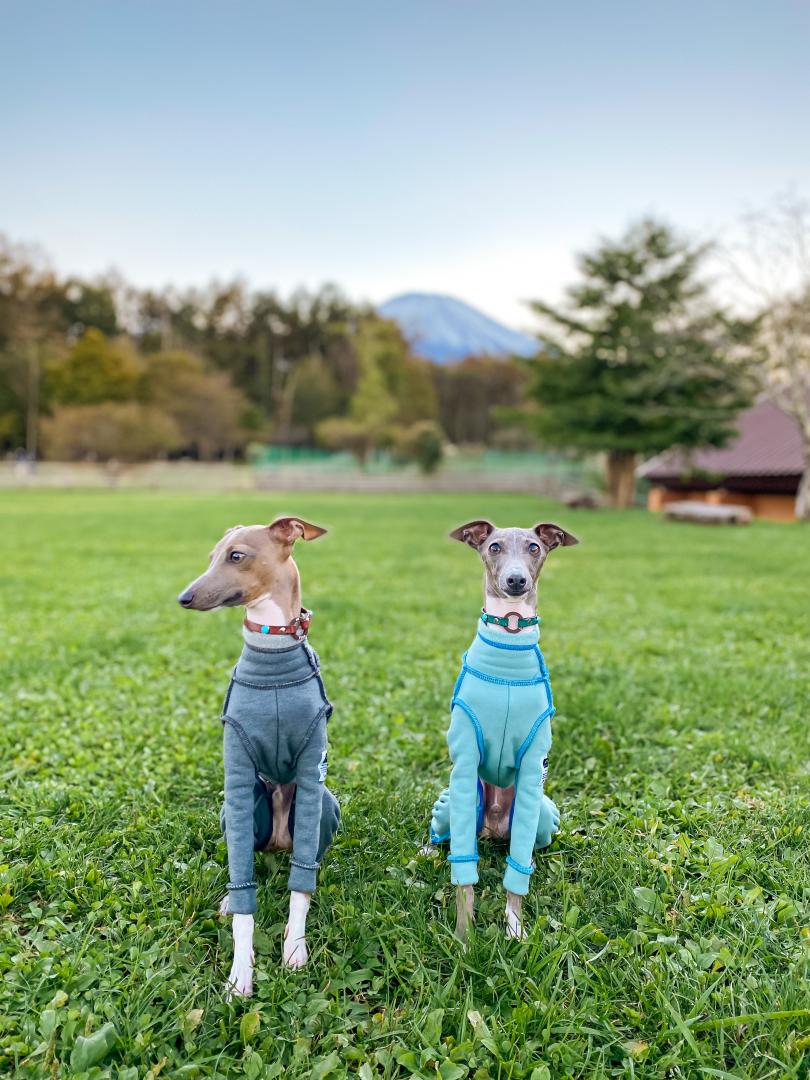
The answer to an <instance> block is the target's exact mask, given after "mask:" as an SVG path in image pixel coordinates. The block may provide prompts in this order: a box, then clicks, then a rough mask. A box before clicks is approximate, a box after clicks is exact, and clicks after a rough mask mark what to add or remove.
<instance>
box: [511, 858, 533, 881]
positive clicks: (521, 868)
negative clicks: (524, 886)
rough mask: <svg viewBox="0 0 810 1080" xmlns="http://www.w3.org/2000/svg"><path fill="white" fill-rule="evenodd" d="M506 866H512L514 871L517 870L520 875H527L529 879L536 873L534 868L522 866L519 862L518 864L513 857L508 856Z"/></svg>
mask: <svg viewBox="0 0 810 1080" xmlns="http://www.w3.org/2000/svg"><path fill="white" fill-rule="evenodd" d="M506 865H507V866H511V867H512V869H513V870H517V872H518V873H519V874H525V875H526V876H527V877H528V876H529V875H530V874H533V873H534V867H533V866H521V865H520V863H519V862H516V861H515V860H514V859H513V858H512V856H511V855H507V856H506Z"/></svg>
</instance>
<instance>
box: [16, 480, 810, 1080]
mask: <svg viewBox="0 0 810 1080" xmlns="http://www.w3.org/2000/svg"><path fill="white" fill-rule="evenodd" d="M0 500H1V501H0V515H1V517H0V520H2V529H0V549H1V551H0V556H1V557H0V602H1V603H2V607H1V608H0V631H1V635H0V642H1V643H2V644H1V646H0V647H1V648H2V668H1V669H0V678H1V679H2V694H0V762H1V763H2V764H1V766H0V767H2V772H3V787H2V805H1V806H0V844H2V852H0V860H2V866H0V910H1V911H2V915H0V1075H2V1076H20V1077H49V1076H74V1075H85V1076H88V1077H102V1076H104V1077H108V1076H109V1077H120V1078H122V1080H136V1078H139V1080H144V1078H145V1077H146V1078H148V1080H155V1078H156V1077H158V1076H160V1077H161V1078H162V1080H163V1078H169V1077H171V1078H174V1077H177V1078H180V1077H189V1078H193V1077H213V1076H218V1077H233V1076H236V1077H238V1076H242V1075H244V1076H247V1077H248V1078H251V1080H258V1078H270V1077H275V1076H285V1077H296V1076H312V1077H315V1078H322V1077H340V1076H346V1075H350V1074H354V1073H355V1072H356V1073H357V1074H358V1075H359V1076H361V1077H363V1078H365V1080H368V1078H370V1077H374V1076H440V1077H442V1078H443V1080H455V1078H461V1077H465V1076H470V1077H473V1076H475V1077H479V1078H484V1077H515V1078H520V1077H527V1078H528V1077H532V1078H533V1080H547V1078H549V1077H551V1078H554V1080H558V1078H561V1077H569V1076H570V1077H585V1076H587V1077H601V1076H622V1077H624V1076H635V1077H639V1078H641V1077H699V1076H708V1077H729V1076H733V1077H748V1076H752V1077H766V1076H769V1077H779V1078H783V1077H797V1078H800V1077H806V1076H807V1075H808V1061H809V1060H810V1009H809V1008H808V1005H810V993H809V991H810V972H809V965H808V958H809V956H810V925H809V924H810V911H809V909H810V859H808V838H810V797H809V795H808V756H809V755H808V745H809V743H810V740H808V718H809V717H808V714H809V713H810V634H808V630H809V629H810V603H809V602H808V582H810V533H808V532H807V530H806V529H803V528H802V527H800V526H779V525H769V524H764V523H757V524H755V525H753V526H751V527H750V528H740V529H735V528H722V529H721V528H705V527H698V526H689V525H675V524H668V523H665V522H663V521H661V520H660V519H659V518H657V517H654V516H648V515H647V514H645V513H641V512H634V513H628V514H625V515H614V514H610V513H594V514H591V513H588V512H579V513H575V512H571V511H566V510H564V509H561V508H559V507H558V506H555V505H552V504H549V503H545V504H544V503H541V502H538V501H537V500H535V499H528V498H520V497H499V496H491V495H488V496H482V497H475V496H466V495H465V496H452V497H448V496H413V497H410V496H408V497H396V498H395V497H351V498H347V497H341V498H338V497H328V496H310V495H303V496H301V497H300V498H298V499H296V498H294V497H293V496H291V495H286V496H284V497H283V499H277V498H274V497H272V496H268V495H265V494H262V495H254V494H248V495H223V496H211V495H205V496H193V495H189V496H177V495H171V494H152V493H138V494H133V493H124V492H122V493H109V492H97V493H79V492H75V493H70V492H66V493H57V494H54V493H47V492H34V493H11V494H10V493H3V494H2V495H0ZM282 510H287V511H289V510H294V511H295V512H296V513H300V514H301V515H303V516H305V517H307V518H309V519H310V520H312V521H315V522H318V523H319V524H323V525H326V526H328V527H329V528H330V530H331V531H330V534H329V535H328V536H327V537H325V538H324V539H323V540H319V541H318V542H317V543H313V544H309V545H307V546H304V545H302V544H300V545H299V550H298V557H299V565H300V566H301V568H302V572H303V578H304V599H305V602H306V603H307V604H308V605H309V606H311V607H313V608H314V609H315V612H316V619H315V622H314V624H313V629H312V641H313V644H314V646H315V648H316V649H317V650H318V651H319V652H320V654H321V658H322V661H323V668H324V676H325V681H326V686H327V690H328V692H329V695H330V697H331V698H332V700H333V702H334V704H335V714H334V717H333V719H332V721H331V724H330V732H331V736H330V738H331V752H330V772H329V783H330V786H331V787H332V788H333V790H334V791H335V792H336V794H337V795H338V796H339V798H340V801H341V804H342V809H343V820H344V825H343V828H342V831H341V833H340V834H339V837H338V840H337V842H336V844H335V847H334V849H333V851H332V854H331V856H330V857H329V858H328V859H327V861H326V863H325V866H324V869H323V871H322V874H321V878H320V886H319V890H318V893H317V895H316V899H315V901H314V903H313V910H312V914H311V916H310V939H309V940H310V948H311V954H312V959H311V961H310V964H309V966H308V967H307V968H306V970H305V971H303V972H300V973H288V972H285V971H282V970H281V967H280V954H281V931H282V927H283V924H284V921H285V914H286V900H287V897H286V893H285V883H286V856H284V857H282V856H274V857H273V858H272V859H271V860H270V861H269V862H268V863H267V864H266V865H265V864H264V862H261V863H260V865H259V868H258V874H259V881H260V888H259V913H258V923H257V925H258V927H259V932H258V933H257V940H256V949H257V981H256V993H255V997H254V998H253V999H252V1001H250V1002H236V1003H233V1004H226V1003H225V1002H224V999H223V988H224V980H225V976H226V974H227V971H228V968H229V963H230V936H229V926H228V925H227V924H225V923H223V922H222V921H221V920H219V919H218V917H217V915H216V908H217V904H218V901H219V898H220V896H221V895H222V892H223V886H224V884H225V882H226V880H227V871H226V868H225V849H224V844H223V843H222V841H221V839H220V837H219V830H218V822H217V816H218V810H219V805H220V799H221V788H222V765H221V738H222V735H221V726H220V723H219V710H220V705H221V702H222V697H223V694H224V691H225V689H226V685H227V680H228V675H229V672H230V668H231V666H232V664H233V663H234V661H235V659H236V656H237V654H238V652H239V649H240V633H239V621H240V615H239V613H238V612H236V611H221V612H216V613H213V614H207V615H204V614H198V613H188V612H183V611H181V610H180V608H179V607H178V606H177V604H176V603H175V596H176V594H177V593H178V591H179V590H180V589H181V588H182V586H184V585H185V584H186V583H187V582H188V581H189V580H190V579H191V578H192V577H194V576H196V575H197V574H198V573H199V572H200V571H201V570H202V569H203V567H204V565H205V562H206V553H207V552H208V551H209V550H210V548H211V547H212V545H213V543H214V541H215V540H216V539H218V537H219V536H220V535H221V533H222V532H223V530H224V529H225V527H226V526H228V525H231V524H235V523H237V522H243V523H251V522H254V521H267V520H269V519H271V518H272V517H273V516H274V515H275V514H276V512H279V511H282ZM479 516H489V517H491V518H493V519H494V520H495V521H496V522H498V523H499V524H504V525H508V524H524V525H529V524H532V523H533V522H535V521H537V520H559V521H560V522H561V523H562V524H564V525H566V527H568V528H570V529H571V530H572V531H573V532H575V533H577V534H578V535H579V536H580V537H581V539H582V540H583V543H582V545H581V546H580V547H576V548H571V549H564V550H558V551H555V552H554V553H553V554H552V555H551V556H550V558H549V561H548V563H547V566H546V570H545V571H544V574H543V577H542V579H541V590H540V608H541V613H542V615H543V636H542V646H543V649H544V652H545V656H546V660H547V661H548V664H549V667H550V670H551V681H552V686H553V688H554V696H555V701H556V704H557V708H558V712H557V716H556V718H555V720H554V747H553V750H552V756H551V772H550V776H549V783H548V788H547V790H548V791H549V793H550V794H551V796H552V797H553V798H554V799H555V800H556V801H557V803H558V805H559V806H560V809H561V811H562V816H563V831H562V834H561V835H560V836H559V837H558V838H557V840H556V841H555V843H554V845H553V846H552V847H551V848H550V849H549V850H548V851H547V852H546V853H543V854H542V855H540V856H539V858H538V866H537V871H536V873H535V874H534V877H533V878H532V886H531V891H530V894H529V897H528V901H527V910H526V916H527V924H528V926H529V928H530V937H529V940H528V941H527V942H526V943H517V942H511V941H507V940H506V939H505V938H504V935H503V911H502V909H503V903H504V897H503V893H502V890H501V884H500V882H501V877H502V873H503V857H504V852H503V850H497V849H493V847H492V846H491V845H485V844H482V861H481V882H480V884H479V887H478V891H477V911H476V915H477V924H476V925H477V929H476V932H475V934H474V935H473V936H472V938H471V940H470V942H469V944H468V946H467V948H466V949H464V948H462V947H461V946H460V945H459V944H458V943H457V942H456V940H455V939H454V937H453V935H452V925H453V896H452V891H451V888H450V885H449V872H448V870H449V868H448V867H447V865H446V864H445V862H444V860H443V859H430V858H426V857H424V856H421V855H419V853H418V851H419V846H420V844H421V843H422V842H423V841H424V840H425V838H426V829H427V818H428V814H429V809H430V806H431V804H432V802H433V799H434V797H435V795H436V793H437V791H438V790H439V788H440V787H441V786H443V785H444V784H445V783H446V780H447V776H448V771H449V770H448V758H447V751H446V746H445V741H444V735H445V730H446V727H447V722H448V702H449V697H450V693H451V690H452V687H453V682H454V679H455V677H456V674H457V671H458V667H459V658H460V654H461V653H462V652H463V650H464V649H465V648H466V646H467V645H468V643H469V641H470V640H471V638H472V635H473V633H474V630H475V623H476V617H477V612H478V610H479V608H480V603H481V599H480V588H481V573H480V570H479V565H478V562H477V559H476V556H475V555H474V554H473V553H472V552H471V551H469V550H468V549H466V548H463V547H462V546H461V545H458V544H454V543H452V542H451V541H450V540H448V539H446V534H447V532H448V530H449V529H450V528H451V527H452V526H454V525H457V524H459V523H460V522H462V521H464V520H467V519H468V518H471V517H479ZM105 1025H114V1036H113V1029H112V1028H110V1027H106V1028H105ZM93 1033H101V1034H99V1035H97V1039H96V1040H95V1041H93V1040H91V1042H90V1044H89V1046H90V1049H91V1050H92V1048H93V1047H95V1045H96V1042H98V1043H100V1044H104V1043H105V1039H106V1037H107V1035H109V1049H108V1050H107V1051H106V1053H104V1052H103V1051H104V1046H103V1045H102V1047H101V1050H100V1051H99V1054H100V1058H101V1059H100V1062H99V1064H97V1065H95V1066H92V1067H91V1068H90V1069H89V1072H88V1071H85V1072H84V1073H82V1072H81V1063H82V1060H87V1058H86V1057H83V1055H85V1054H86V1044H84V1043H77V1039H78V1038H79V1037H81V1036H86V1035H92V1034H93ZM76 1047H78V1050H77V1049H76ZM72 1054H74V1064H75V1068H73V1067H71V1065H70V1061H71V1055H72Z"/></svg>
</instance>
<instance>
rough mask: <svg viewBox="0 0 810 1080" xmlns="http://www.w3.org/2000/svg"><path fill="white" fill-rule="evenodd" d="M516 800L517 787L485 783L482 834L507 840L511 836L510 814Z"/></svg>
mask: <svg viewBox="0 0 810 1080" xmlns="http://www.w3.org/2000/svg"><path fill="white" fill-rule="evenodd" d="M514 800H515V788H514V785H513V786H512V787H507V788H502V787H497V786H496V785H495V784H486V783H485V784H484V822H483V824H482V826H481V836H482V837H484V838H486V837H489V838H491V839H493V840H505V839H506V837H507V836H509V815H510V813H511V811H512V803H513V802H514Z"/></svg>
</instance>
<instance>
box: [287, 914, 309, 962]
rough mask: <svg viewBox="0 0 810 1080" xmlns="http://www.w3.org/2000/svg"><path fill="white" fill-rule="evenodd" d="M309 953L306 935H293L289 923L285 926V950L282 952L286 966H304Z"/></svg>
mask: <svg viewBox="0 0 810 1080" xmlns="http://www.w3.org/2000/svg"><path fill="white" fill-rule="evenodd" d="M308 957H309V953H308V952H307V942H306V938H304V937H293V936H292V934H290V927H289V924H288V925H287V926H285V927H284V950H283V953H282V959H283V961H284V967H287V968H292V969H293V970H297V969H298V968H302V967H303V966H304V964H306V962H307V959H308Z"/></svg>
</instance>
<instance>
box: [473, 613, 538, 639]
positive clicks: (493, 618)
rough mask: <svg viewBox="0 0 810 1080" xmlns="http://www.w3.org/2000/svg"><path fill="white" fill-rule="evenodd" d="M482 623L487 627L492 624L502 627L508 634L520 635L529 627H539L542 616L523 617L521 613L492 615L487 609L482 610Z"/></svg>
mask: <svg viewBox="0 0 810 1080" xmlns="http://www.w3.org/2000/svg"><path fill="white" fill-rule="evenodd" d="M481 622H482V623H483V624H484V626H486V625H487V624H488V623H492V624H493V625H494V626H502V627H503V628H504V630H505V631H506V632H507V634H519V633H520V631H521V630H525V629H526V627H527V626H539V625H540V616H539V615H529V616H525V617H524V616H523V615H521V614H520V612H519V611H507V613H506V614H505V615H490V614H489V612H488V611H487V609H486V608H481Z"/></svg>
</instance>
